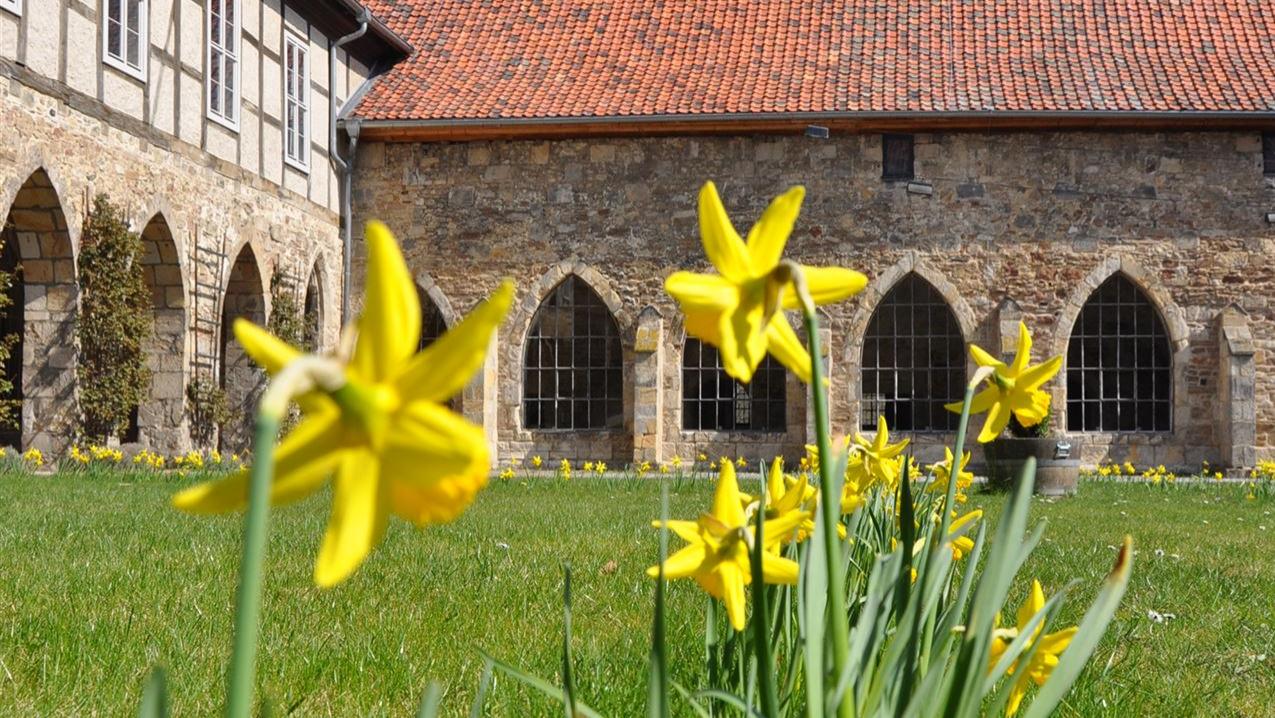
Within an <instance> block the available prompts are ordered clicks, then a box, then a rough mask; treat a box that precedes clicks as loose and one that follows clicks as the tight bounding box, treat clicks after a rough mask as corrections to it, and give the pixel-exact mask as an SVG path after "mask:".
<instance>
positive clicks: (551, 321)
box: [522, 275, 624, 429]
mask: <svg viewBox="0 0 1275 718" xmlns="http://www.w3.org/2000/svg"><path fill="white" fill-rule="evenodd" d="M622 360H623V358H622V355H621V350H620V329H619V327H618V326H616V323H615V318H614V317H612V316H611V311H610V310H609V309H607V306H606V304H603V302H602V299H601V298H600V297H599V296H598V295H597V293H596V292H594V291H593V289H591V288H590V287H589V285H588V284H586V283H585V282H584V281H583V280H581V279H579V278H578V277H576V276H574V275H572V276H568V277H567V278H566V279H565V280H563V281H562V283H561V284H559V285H558V286H557V287H554V289H553V291H551V292H549V296H547V297H545V299H544V301H543V302H541V304H540V308H539V309H537V310H536V315H535V317H534V318H533V319H532V321H531V331H529V332H528V333H527V346H526V351H525V354H524V355H523V402H522V407H523V422H524V425H525V426H526V427H527V428H529V429H606V428H618V427H620V426H621V425H622V424H623V422H624V407H623V392H624V378H623V376H624V371H623V363H622Z"/></svg>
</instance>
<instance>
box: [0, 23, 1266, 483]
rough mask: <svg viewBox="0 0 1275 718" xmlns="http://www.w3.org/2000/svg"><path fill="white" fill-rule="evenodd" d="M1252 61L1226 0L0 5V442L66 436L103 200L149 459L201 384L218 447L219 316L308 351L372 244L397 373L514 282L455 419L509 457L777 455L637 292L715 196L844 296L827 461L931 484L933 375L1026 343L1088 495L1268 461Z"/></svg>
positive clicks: (796, 418) (689, 249)
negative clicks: (296, 319)
mask: <svg viewBox="0 0 1275 718" xmlns="http://www.w3.org/2000/svg"><path fill="white" fill-rule="evenodd" d="M1272 48H1275V6H1273V5H1271V4H1269V3H1253V2H1246V1H1245V0H1196V1H1195V2H1191V3H1176V4H1163V3H1161V4H1156V5H1155V6H1154V8H1153V11H1152V10H1149V9H1148V5H1147V4H1146V3H1144V2H1139V1H1138V0H1106V1H1104V2H1098V0H1078V1H1077V2H1072V3H1066V4H1060V3H1056V2H1049V1H1048V0H1026V1H1025V2H1020V3H1013V4H1005V3H997V2H993V1H992V0H974V2H966V3H958V4H952V3H931V4H920V5H918V4H916V3H908V4H904V3H892V2H886V3H880V2H871V3H869V2H860V1H858V0H852V1H850V2H846V1H844V0H842V1H838V2H830V1H827V0H816V1H814V2H790V1H788V0H782V1H777V2H766V3H743V2H725V1H724V0H707V1H706V2H703V1H702V2H697V3H686V2H677V1H674V0H616V1H615V2H610V3H594V2H586V1H585V0H548V1H547V2H542V3H530V4H529V3H476V2H467V1H464V0H442V1H441V2H432V3H426V2H424V0H369V1H368V2H366V3H364V4H363V5H360V4H359V3H358V2H355V1H354V0H314V1H307V2H299V1H298V2H286V1H284V0H264V1H261V2H258V1H256V0H102V1H100V2H88V3H86V2H83V1H81V0H0V217H3V218H4V230H3V231H4V237H3V242H2V245H3V248H4V253H3V256H2V257H0V268H6V267H7V268H13V267H16V266H17V265H21V267H22V273H21V278H22V283H21V285H20V286H19V287H18V288H17V289H16V290H15V294H14V297H15V298H16V299H17V300H19V301H18V302H17V305H18V309H17V310H15V311H10V312H8V314H7V316H5V317H4V321H5V326H4V329H5V330H6V332H5V333H13V334H17V335H18V336H20V337H21V353H20V361H15V363H14V365H13V366H11V367H9V368H10V373H11V374H18V375H20V377H19V382H18V384H19V388H20V392H21V397H20V398H22V400H23V412H22V426H21V431H20V436H12V437H8V438H9V443H21V444H22V445H23V446H27V445H34V446H39V447H41V448H45V449H50V448H52V449H57V448H59V447H60V446H62V445H64V444H65V442H66V441H67V440H68V439H69V438H70V437H71V436H72V435H73V432H74V427H75V424H76V421H77V415H78V409H77V407H76V402H75V398H76V391H77V389H76V365H77V351H78V349H77V346H76V342H75V339H74V331H73V322H74V318H75V315H76V310H77V307H78V306H79V302H80V293H79V288H78V282H77V270H76V261H77V257H78V253H79V246H80V233H81V227H82V226H83V221H84V220H83V215H84V212H85V211H86V208H87V207H88V206H89V204H90V202H91V200H92V197H93V196H94V195H96V194H99V193H104V194H106V195H108V196H109V197H110V198H111V199H112V200H113V201H114V202H115V203H116V204H118V205H120V206H122V207H124V208H126V210H127V214H128V216H129V217H131V218H132V220H133V227H134V229H135V230H136V231H137V232H139V233H140V234H141V235H142V237H143V238H144V240H145V242H146V245H147V254H146V257H145V260H144V261H145V263H146V265H147V266H146V276H147V279H148V281H149V282H150V283H151V286H152V288H153V298H154V300H155V302H154V306H155V313H156V327H157V330H158V331H157V333H156V338H155V341H154V342H153V346H152V348H151V352H150V356H151V367H152V369H153V370H154V384H153V387H152V391H151V393H150V396H149V398H148V399H147V401H146V402H144V404H143V405H142V406H140V407H138V412H137V415H138V417H137V418H138V421H137V424H138V427H137V436H136V437H135V438H136V439H137V440H138V441H139V442H141V443H143V444H147V445H151V446H154V447H156V448H158V449H161V450H165V451H171V450H176V449H181V448H184V447H186V446H188V445H189V443H190V441H191V438H190V435H189V431H190V428H191V420H190V417H189V411H188V407H187V405H186V401H185V396H186V394H187V392H188V390H189V388H190V387H191V386H192V385H193V384H195V383H196V382H210V383H213V384H216V385H219V386H222V387H224V388H225V389H226V391H227V393H228V394H229V396H230V400H231V404H232V410H233V413H234V415H235V416H234V419H232V421H231V422H230V424H229V425H228V426H227V427H226V428H225V430H224V431H223V432H222V436H221V441H222V443H223V444H224V445H225V446H231V447H233V446H235V445H238V444H241V443H242V442H243V440H244V428H245V424H244V420H245V417H246V415H247V407H248V406H249V405H250V403H251V401H252V400H253V397H254V394H255V392H256V391H257V389H258V388H259V386H260V381H261V379H260V374H259V373H257V372H256V371H255V370H253V369H252V368H251V367H250V366H249V364H248V362H247V361H246V359H245V358H244V357H243V355H242V352H241V351H239V350H238V348H237V347H236V345H235V344H234V342H233V339H232V337H231V336H230V333H229V331H228V327H229V323H230V321H231V320H232V319H233V318H234V317H236V316H248V317H251V318H254V319H256V320H258V321H264V320H265V319H266V317H267V316H268V315H269V312H270V310H271V296H272V286H276V287H282V289H280V290H278V291H284V292H294V293H295V298H296V300H297V301H296V304H298V305H300V306H303V307H304V308H305V312H306V315H307V316H306V319H307V322H309V323H310V324H311V325H313V326H316V327H319V328H320V329H319V331H318V334H319V336H320V338H321V342H320V343H321V344H324V345H326V346H329V347H330V346H332V344H333V343H334V341H335V338H336V335H337V332H338V328H339V326H340V324H341V322H342V319H343V318H348V317H349V316H350V315H351V312H350V311H349V309H351V308H350V307H348V306H347V305H348V302H349V298H350V297H354V296H357V295H358V294H359V293H360V289H361V287H359V286H358V282H359V281H360V278H361V277H362V272H363V268H362V266H361V264H362V262H361V245H360V243H359V241H358V240H359V238H358V236H357V234H358V228H359V227H361V226H362V224H363V222H364V221H365V220H367V219H371V218H379V219H382V220H385V221H386V222H387V223H388V224H389V225H390V226H391V227H392V228H393V229H394V230H395V231H396V233H397V234H398V235H399V238H400V240H401V241H402V243H403V247H404V249H405V252H406V254H407V256H408V258H409V261H410V263H411V265H412V267H413V269H414V271H415V272H416V275H417V280H418V284H419V289H420V294H421V297H422V300H423V304H424V306H425V309H426V312H425V325H424V327H423V328H422V329H423V339H422V341H423V343H427V342H428V341H430V340H432V338H434V337H437V336H438V335H439V334H441V333H442V332H443V331H445V330H446V328H447V327H449V326H451V325H452V324H454V323H455V322H456V321H457V320H458V318H459V317H460V316H462V315H463V314H464V312H466V311H468V310H469V309H470V308H471V307H473V306H474V304H475V303H476V302H477V301H479V300H480V299H481V298H482V297H484V296H486V295H487V294H488V293H489V292H490V291H491V290H492V289H493V288H494V287H495V286H496V284H497V282H498V280H499V279H500V278H502V277H512V278H513V279H515V280H516V282H517V285H518V291H519V299H518V303H517V306H516V308H515V311H514V312H513V313H512V315H511V316H510V318H509V321H508V322H507V323H506V325H505V326H504V327H503V328H502V330H501V331H500V333H499V335H498V336H497V337H496V340H495V343H494V350H493V351H492V352H491V354H490V356H489V358H488V361H487V365H486V367H485V369H484V371H483V372H482V375H481V376H480V377H479V378H478V379H476V380H475V381H474V382H473V384H472V385H471V386H469V387H467V388H466V390H465V392H464V395H463V396H461V397H458V398H457V399H456V400H455V402H454V406H455V408H457V409H458V410H460V411H462V412H463V413H465V414H466V415H468V416H469V417H471V418H472V419H473V420H474V421H477V422H481V423H482V424H483V425H484V427H485V428H486V431H487V433H488V436H489V439H490V441H491V442H492V444H493V445H494V446H495V447H496V449H497V452H498V456H499V458H500V460H501V461H509V460H514V459H519V458H522V457H526V456H529V455H533V454H540V455H542V456H545V457H551V458H553V459H555V460H556V459H560V458H568V459H573V460H577V461H578V460H584V459H601V460H606V461H607V462H609V463H611V464H612V465H613V466H614V465H623V464H626V463H630V462H635V461H644V460H650V461H658V460H668V459H670V458H671V457H673V456H681V457H684V458H691V457H693V456H695V455H698V454H700V453H704V454H706V455H710V456H717V455H722V454H728V455H743V456H747V457H749V458H750V459H757V458H761V457H765V456H769V455H771V454H774V453H784V454H787V455H790V456H791V455H794V454H797V453H799V452H800V451H801V447H802V445H803V444H805V443H806V442H807V441H808V440H809V438H810V435H811V421H810V419H809V416H808V412H807V408H806V400H805V392H804V389H803V387H802V386H801V385H800V384H799V383H798V382H796V380H795V379H793V378H792V377H791V376H789V375H788V374H787V373H786V372H785V371H784V370H782V369H781V368H780V367H778V366H777V365H773V364H768V365H766V366H764V367H763V369H762V371H761V372H760V373H759V375H758V377H757V379H755V380H754V381H753V382H752V383H751V384H750V385H749V386H741V385H738V384H736V383H735V382H733V381H731V380H729V379H728V378H726V377H725V376H724V374H723V373H722V372H721V371H720V367H719V362H718V358H717V356H716V354H715V352H714V350H713V349H712V347H708V346H704V345H701V344H700V343H699V342H697V341H695V340H694V339H693V338H687V337H686V335H685V330H684V327H683V325H682V319H681V317H680V315H679V313H678V312H677V310H676V307H675V306H674V305H673V303H672V302H671V300H670V299H669V297H668V296H667V295H666V294H665V293H664V292H663V289H662V281H663V278H664V277H665V276H666V275H667V274H669V273H670V272H671V271H673V270H675V269H679V268H692V269H705V268H706V267H707V264H706V262H705V260H704V258H703V254H702V251H701V249H700V247H699V240H698V232H697V225H696V214H695V196H696V193H697V191H698V189H699V187H700V186H701V185H702V184H703V183H704V181H706V180H709V179H712V180H714V181H715V182H716V183H717V185H718V187H719V188H720V190H721V193H722V196H723V197H724V199H725V202H726V204H727V206H728V208H729V210H730V212H731V214H732V217H733V218H734V219H735V222H736V224H737V225H738V226H739V228H740V229H741V230H743V229H746V228H747V226H748V225H749V224H750V223H751V222H752V221H753V220H754V219H755V218H756V217H757V216H758V215H759V214H760V212H761V210H762V209H763V208H764V207H765V205H766V203H767V202H768V201H769V199H770V198H771V197H773V196H775V195H777V194H779V193H780V192H782V191H784V190H785V189H787V187H789V186H790V185H793V184H798V183H800V184H804V185H805V186H806V188H807V197H806V203H805V207H804V210H803V213H802V217H801V220H800V221H799V223H798V225H797V228H796V231H795V232H794V234H793V237H792V239H791V240H790V243H789V255H790V256H792V257H795V258H797V259H800V260H802V261H806V262H809V263H817V264H839V265H845V266H850V267H854V268H857V269H859V270H861V271H863V272H865V273H866V274H867V275H868V276H869V277H870V279H871V284H870V285H869V287H868V289H867V290H866V291H865V292H864V293H863V294H862V295H860V296H859V297H856V298H855V299H853V300H851V301H848V302H845V303H842V304H839V305H836V306H831V307H827V308H826V310H825V313H824V320H825V321H824V324H823V330H822V331H823V332H824V337H823V339H824V342H823V346H824V347H825V350H826V357H825V358H826V360H827V362H828V364H829V365H830V367H831V379H832V420H833V423H834V429H835V430H837V431H838V432H853V431H855V430H859V429H861V428H863V427H868V426H870V425H872V424H874V423H875V420H876V417H877V416H878V415H882V414H883V415H885V416H886V417H887V418H888V419H889V420H890V423H891V426H892V427H893V428H894V429H895V430H897V431H901V432H903V433H906V434H909V435H911V436H912V437H913V438H914V440H915V442H916V444H917V446H918V447H920V450H921V456H922V458H925V459H931V458H933V457H934V455H935V452H938V451H941V449H940V446H941V445H942V444H943V443H944V442H947V441H950V439H951V431H952V428H953V417H952V416H951V415H949V414H948V413H946V412H944V411H943V410H942V407H941V405H942V403H943V402H945V401H947V400H950V399H953V398H955V397H956V396H958V394H959V391H960V387H961V385H962V384H963V383H964V382H965V380H966V378H967V377H968V376H969V371H970V367H969V365H968V360H967V353H966V351H965V345H966V344H967V343H969V342H977V343H980V344H982V345H983V346H985V347H989V348H992V349H993V350H1002V351H1004V350H1006V349H1007V348H1009V347H1010V346H1011V345H1012V343H1013V341H1014V328H1015V327H1016V326H1017V323H1018V321H1019V320H1020V319H1022V320H1025V321H1026V322H1028V323H1029V324H1030V325H1031V326H1032V327H1033V328H1034V331H1035V334H1036V340H1037V344H1036V345H1037V347H1038V354H1040V355H1043V354H1045V353H1050V354H1054V353H1058V354H1063V355H1064V356H1065V357H1066V362H1067V363H1066V370H1065V372H1064V375H1063V376H1061V377H1060V378H1059V379H1058V380H1056V381H1055V382H1054V383H1053V384H1052V385H1051V391H1052V393H1053V397H1054V412H1053V421H1054V422H1055V425H1056V429H1057V431H1059V432H1060V433H1061V434H1063V435H1065V436H1067V437H1070V438H1072V439H1075V440H1078V441H1081V442H1082V443H1083V445H1084V447H1085V449H1084V458H1085V459H1086V461H1088V462H1096V461H1099V460H1106V459H1113V460H1120V461H1123V460H1126V459H1128V460H1131V461H1134V462H1137V463H1139V464H1141V465H1146V464H1159V463H1164V464H1166V465H1171V466H1198V463H1199V462H1200V461H1203V460H1207V461H1209V462H1210V463H1213V464H1220V465H1228V466H1234V467H1245V466H1250V465H1252V464H1253V463H1254V462H1255V461H1256V460H1257V459H1258V458H1260V457H1275V400H1273V397H1275V393H1273V389H1275V375H1273V374H1272V362H1273V361H1275V359H1273V358H1272V353H1271V352H1272V349H1273V348H1275V305H1273V302H1272V297H1275V269H1273V268H1272V267H1271V259H1272V257H1273V256H1275V134H1273V133H1275V51H1272ZM346 183H349V187H348V189H346ZM352 228H353V229H352ZM276 278H279V279H281V280H282V282H276V281H275V280H276ZM347 289H348V291H347ZM352 309H357V307H353V308H352Z"/></svg>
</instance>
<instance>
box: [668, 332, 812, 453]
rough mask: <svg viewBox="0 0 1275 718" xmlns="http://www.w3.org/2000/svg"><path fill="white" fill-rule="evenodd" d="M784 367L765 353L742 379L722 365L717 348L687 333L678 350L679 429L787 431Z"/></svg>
mask: <svg viewBox="0 0 1275 718" xmlns="http://www.w3.org/2000/svg"><path fill="white" fill-rule="evenodd" d="M784 381H785V375H784V368H783V366H782V365H780V363H779V362H777V361H775V360H774V358H772V357H771V356H769V355H767V356H766V358H765V359H764V360H762V363H761V365H759V366H758V367H757V371H755V372H754V373H753V380H752V381H751V382H749V383H748V384H741V383H739V382H737V381H735V380H734V379H732V378H731V377H730V375H728V374H727V373H726V370H725V369H723V368H722V359H721V355H720V354H718V353H717V348H716V347H714V346H713V345H711V344H705V343H704V342H701V341H700V340H698V339H694V338H691V337H687V339H686V346H685V347H684V348H683V351H682V428H683V429H685V430H687V431H786V430H787V429H788V413H787V411H788V399H787V393H786V391H785V388H784Z"/></svg>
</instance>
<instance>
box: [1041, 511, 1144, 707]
mask: <svg viewBox="0 0 1275 718" xmlns="http://www.w3.org/2000/svg"><path fill="white" fill-rule="evenodd" d="M1132 571H1133V539H1132V538H1131V537H1129V536H1125V538H1124V544H1123V545H1122V546H1121V547H1120V553H1119V554H1117V556H1116V563H1115V566H1113V567H1112V569H1111V573H1109V574H1107V578H1106V580H1104V581H1103V584H1102V590H1101V591H1099V593H1098V597H1097V598H1095V599H1094V602H1093V604H1091V605H1090V606H1089V610H1088V611H1087V612H1086V613H1085V617H1084V619H1082V620H1081V621H1080V626H1079V629H1078V630H1077V631H1076V635H1075V637H1074V638H1072V639H1071V643H1070V644H1068V646H1067V650H1065V651H1063V654H1062V656H1061V657H1060V658H1059V660H1058V665H1057V666H1056V667H1055V668H1054V671H1053V673H1051V674H1050V675H1049V680H1047V681H1045V685H1044V686H1042V687H1041V689H1040V693H1039V694H1037V696H1036V698H1035V700H1033V701H1032V703H1031V706H1030V707H1029V708H1028V710H1027V715H1026V716H1025V718H1044V716H1048V715H1050V714H1051V713H1053V711H1054V708H1056V707H1057V706H1058V704H1059V703H1061V702H1062V699H1063V697H1065V696H1066V695H1067V693H1068V692H1069V691H1070V690H1071V686H1072V684H1074V683H1075V682H1076V679H1077V678H1079V677H1080V673H1081V671H1083V670H1084V668H1085V665H1086V664H1087V663H1088V662H1089V659H1090V657H1092V656H1093V652H1094V649H1096V648H1097V647H1098V641H1100V640H1102V636H1103V634H1104V633H1106V632H1107V626H1108V625H1109V624H1110V623H1111V619H1112V617H1114V616H1115V615H1116V609H1117V608H1119V607H1120V600H1121V599H1123V598H1124V592H1125V589H1127V588H1128V587H1129V575H1130V573H1131V572H1132Z"/></svg>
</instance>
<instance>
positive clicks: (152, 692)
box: [137, 666, 168, 718]
mask: <svg viewBox="0 0 1275 718" xmlns="http://www.w3.org/2000/svg"><path fill="white" fill-rule="evenodd" d="M137 716H138V718H168V679H167V678H166V677H165V675H164V669H163V668H159V667H158V666H157V667H155V668H152V669H151V674H150V676H148V677H147V678H146V686H145V687H144V688H143V689H142V705H141V708H140V709H138V711H137Z"/></svg>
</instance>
